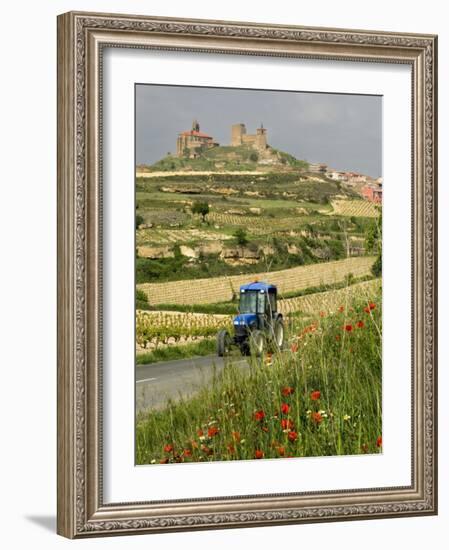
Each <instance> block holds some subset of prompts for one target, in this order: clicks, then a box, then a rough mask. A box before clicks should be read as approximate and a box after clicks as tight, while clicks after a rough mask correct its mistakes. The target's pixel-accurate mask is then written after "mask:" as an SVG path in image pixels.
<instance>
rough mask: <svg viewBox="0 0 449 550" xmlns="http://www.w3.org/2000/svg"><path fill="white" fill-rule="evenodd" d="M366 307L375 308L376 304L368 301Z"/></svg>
mask: <svg viewBox="0 0 449 550" xmlns="http://www.w3.org/2000/svg"><path fill="white" fill-rule="evenodd" d="M368 307H369V308H370V310H373V309H376V304H375V303H374V302H370V303H369V304H368Z"/></svg>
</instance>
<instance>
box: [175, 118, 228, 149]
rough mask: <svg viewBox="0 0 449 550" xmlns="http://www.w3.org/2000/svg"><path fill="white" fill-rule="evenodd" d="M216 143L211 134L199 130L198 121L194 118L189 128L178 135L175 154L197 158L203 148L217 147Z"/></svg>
mask: <svg viewBox="0 0 449 550" xmlns="http://www.w3.org/2000/svg"><path fill="white" fill-rule="evenodd" d="M217 146H218V143H217V142H216V141H214V138H213V137H212V136H209V135H208V134H205V133H204V132H201V131H200V125H199V123H198V121H196V120H194V121H193V124H192V129H191V130H186V131H185V132H181V133H180V134H179V135H178V139H177V141H176V154H177V156H178V157H187V158H197V157H199V156H200V155H201V153H202V152H203V151H204V150H205V149H211V148H212V147H217Z"/></svg>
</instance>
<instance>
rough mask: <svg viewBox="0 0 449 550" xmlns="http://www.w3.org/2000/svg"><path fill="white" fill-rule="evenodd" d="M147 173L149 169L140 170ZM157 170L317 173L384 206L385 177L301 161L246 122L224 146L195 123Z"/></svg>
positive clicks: (233, 130)
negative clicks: (383, 189) (275, 146)
mask: <svg viewBox="0 0 449 550" xmlns="http://www.w3.org/2000/svg"><path fill="white" fill-rule="evenodd" d="M140 168H141V170H142V168H143V171H146V168H147V167H140ZM151 169H152V170H155V171H159V170H162V171H167V170H170V169H171V170H173V171H177V170H180V171H182V172H190V171H195V172H198V171H204V170H210V169H212V170H218V171H227V172H229V171H235V170H238V171H242V172H243V171H251V170H256V171H264V170H265V171H266V170H269V171H272V170H276V171H282V172H291V171H300V172H304V173H308V174H310V175H312V177H313V174H317V175H319V176H324V177H325V178H326V179H329V180H332V181H336V182H340V183H343V184H345V185H346V186H349V187H352V188H354V189H355V190H356V191H357V192H358V193H359V194H360V195H361V196H362V197H363V198H364V199H366V200H368V201H370V202H373V203H376V204H381V203H382V178H377V179H374V178H371V177H370V176H367V175H364V174H360V173H357V172H353V171H341V170H335V169H333V168H331V167H329V166H327V165H326V164H324V163H311V162H305V161H300V160H298V159H296V158H295V157H293V156H292V155H290V154H288V153H285V152H282V151H279V150H277V149H275V148H274V147H272V146H271V145H269V143H268V130H267V128H264V126H263V124H262V123H261V125H260V126H259V127H258V128H256V131H255V133H253V134H251V133H248V132H247V128H246V125H245V124H244V123H237V124H233V125H232V126H231V128H230V143H229V145H221V144H220V143H219V142H218V141H217V140H216V139H215V138H214V137H213V136H212V135H210V134H208V133H205V132H203V131H202V130H201V128H200V124H199V122H198V121H197V120H194V121H193V123H192V127H191V129H190V130H184V131H181V132H180V133H179V134H178V137H177V140H176V155H171V154H168V155H167V157H166V158H165V159H162V160H161V161H159V162H157V163H155V164H154V165H153V166H152V167H151Z"/></svg>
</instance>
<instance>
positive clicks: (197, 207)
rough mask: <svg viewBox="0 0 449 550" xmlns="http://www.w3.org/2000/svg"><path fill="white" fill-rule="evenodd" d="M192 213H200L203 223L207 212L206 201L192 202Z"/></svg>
mask: <svg viewBox="0 0 449 550" xmlns="http://www.w3.org/2000/svg"><path fill="white" fill-rule="evenodd" d="M192 214H200V216H201V217H202V219H203V223H204V222H205V221H206V216H207V215H208V214H209V205H208V204H207V202H194V203H193V205H192Z"/></svg>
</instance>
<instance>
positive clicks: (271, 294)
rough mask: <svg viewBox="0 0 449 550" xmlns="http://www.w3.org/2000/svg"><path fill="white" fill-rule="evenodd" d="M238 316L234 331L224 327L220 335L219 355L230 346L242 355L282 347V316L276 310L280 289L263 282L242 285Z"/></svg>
mask: <svg viewBox="0 0 449 550" xmlns="http://www.w3.org/2000/svg"><path fill="white" fill-rule="evenodd" d="M238 311H239V313H238V315H237V316H236V317H235V318H234V321H233V325H234V334H233V335H232V336H231V335H230V334H229V333H228V332H227V331H225V330H221V331H220V332H219V333H218V335H217V351H218V355H219V356H223V355H225V354H226V353H227V351H228V350H229V348H230V346H231V345H236V346H238V347H239V348H240V351H241V353H242V354H243V355H249V354H250V352H251V349H254V351H255V354H256V355H257V356H260V355H262V353H263V351H264V349H265V348H266V347H267V346H268V347H271V348H274V349H275V350H279V349H281V348H282V345H283V343H284V325H283V319H282V315H281V314H280V313H279V312H278V311H277V288H276V286H275V285H272V284H269V283H264V282H258V281H256V282H253V283H249V284H246V285H242V286H241V287H240V296H239V308H238Z"/></svg>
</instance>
